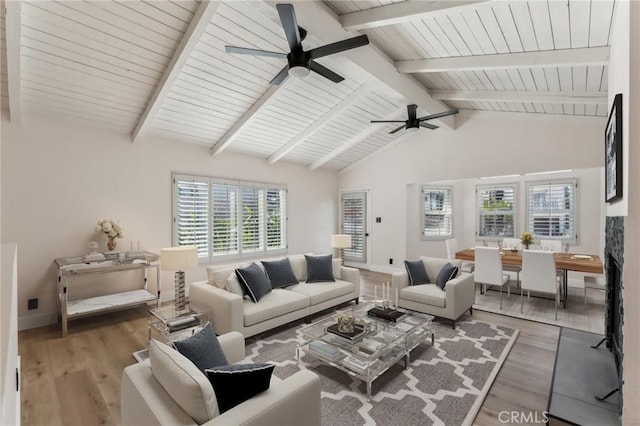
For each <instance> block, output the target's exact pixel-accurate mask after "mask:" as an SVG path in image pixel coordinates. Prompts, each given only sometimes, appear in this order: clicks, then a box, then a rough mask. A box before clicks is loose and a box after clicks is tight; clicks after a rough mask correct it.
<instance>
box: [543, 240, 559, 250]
mask: <svg viewBox="0 0 640 426" xmlns="http://www.w3.org/2000/svg"><path fill="white" fill-rule="evenodd" d="M540 250H542V251H551V252H553V253H561V252H562V241H560V240H540Z"/></svg>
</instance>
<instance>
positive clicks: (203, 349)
mask: <svg viewBox="0 0 640 426" xmlns="http://www.w3.org/2000/svg"><path fill="white" fill-rule="evenodd" d="M173 344H174V345H175V347H176V349H177V350H178V351H179V352H180V353H181V354H182V355H184V356H186V357H187V358H189V359H190V360H191V362H193V363H194V364H195V366H196V367H198V369H199V370H200V371H202V372H203V373H204V370H205V369H207V368H213V367H217V366H219V365H227V364H229V363H228V362H227V358H226V357H225V355H224V352H223V351H222V347H221V346H220V342H218V338H217V337H216V334H215V333H214V332H213V328H211V323H209V322H208V323H207V324H206V325H205V326H204V327H202V328H201V329H200V330H199V331H198V332H197V333H195V334H193V335H191V336H189V337H187V338H186V339H183V340H177V341H175V342H174V343H173Z"/></svg>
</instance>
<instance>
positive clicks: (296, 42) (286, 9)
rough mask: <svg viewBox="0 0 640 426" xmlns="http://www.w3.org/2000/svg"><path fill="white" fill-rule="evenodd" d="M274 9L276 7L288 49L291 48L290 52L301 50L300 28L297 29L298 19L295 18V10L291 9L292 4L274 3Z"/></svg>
mask: <svg viewBox="0 0 640 426" xmlns="http://www.w3.org/2000/svg"><path fill="white" fill-rule="evenodd" d="M276 9H278V15H280V22H282V29H283V30H284V35H285V37H287V42H289V49H291V51H292V52H295V51H300V50H302V39H301V37H300V30H299V29H298V21H297V20H296V12H295V11H294V10H293V5H292V4H285V3H280V4H277V5H276Z"/></svg>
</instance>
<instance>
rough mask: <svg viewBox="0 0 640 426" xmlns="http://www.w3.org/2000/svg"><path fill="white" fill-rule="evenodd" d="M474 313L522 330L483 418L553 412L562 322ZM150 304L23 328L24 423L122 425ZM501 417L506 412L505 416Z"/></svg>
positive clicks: (365, 278)
mask: <svg viewBox="0 0 640 426" xmlns="http://www.w3.org/2000/svg"><path fill="white" fill-rule="evenodd" d="M389 280H390V276H389V275H386V274H380V273H374V272H369V271H361V283H362V294H366V295H373V285H375V284H380V283H382V282H385V281H389ZM473 318H476V319H479V320H483V321H487V322H492V323H495V324H500V325H504V326H506V327H511V328H517V329H519V330H520V335H519V336H518V340H517V341H516V343H515V345H514V346H513V348H512V350H511V353H510V354H509V356H508V358H507V360H506V362H505V364H504V366H503V367H502V369H501V370H500V373H499V374H498V376H497V378H496V380H495V382H494V384H493V386H492V388H491V390H490V392H489V394H488V395H487V398H486V399H485V401H484V404H483V405H482V408H481V410H480V412H479V414H478V416H477V418H476V421H475V424H477V425H495V424H499V423H500V422H499V416H500V412H502V411H509V412H510V411H518V412H524V413H529V412H534V413H538V414H537V416H538V419H540V418H541V416H542V413H543V411H544V410H546V407H547V399H548V395H549V390H550V387H551V377H552V375H553V365H554V360H555V353H556V348H557V342H558V338H559V333H560V328H559V327H556V326H553V325H548V324H541V323H537V322H532V321H526V320H522V319H518V318H512V317H506V316H502V315H496V314H492V313H488V312H478V311H475V310H474V313H473ZM148 319H149V314H148V313H147V311H146V309H145V308H137V309H129V310H126V311H120V312H114V313H110V314H104V315H100V316H95V317H88V318H85V319H79V320H74V321H71V322H70V323H69V335H68V336H67V337H66V338H62V337H60V336H61V334H60V327H59V325H51V326H47V327H42V328H37V329H32V330H25V331H21V332H20V333H19V352H20V355H21V357H22V389H21V396H22V424H23V425H47V426H49V425H79V426H80V425H82V426H85V425H96V424H104V425H119V424H121V419H120V379H121V375H122V370H123V369H124V367H126V366H127V365H130V364H133V363H134V362H135V360H134V359H133V356H132V353H133V352H135V351H137V350H140V349H143V348H144V347H145V346H146V341H147V321H148ZM502 418H503V419H504V418H506V415H503V416H502Z"/></svg>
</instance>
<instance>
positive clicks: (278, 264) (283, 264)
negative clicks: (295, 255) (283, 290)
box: [262, 257, 298, 288]
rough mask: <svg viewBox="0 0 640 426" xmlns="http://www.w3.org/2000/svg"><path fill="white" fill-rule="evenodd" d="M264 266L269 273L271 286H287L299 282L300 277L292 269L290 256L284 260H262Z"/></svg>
mask: <svg viewBox="0 0 640 426" xmlns="http://www.w3.org/2000/svg"><path fill="white" fill-rule="evenodd" d="M262 266H264V270H265V272H266V273H267V278H269V282H270V283H271V288H280V287H286V286H288V285H291V284H298V279H297V278H296V275H295V274H294V273H293V269H291V262H289V258H287V257H285V258H284V259H282V260H274V261H269V262H267V261H262Z"/></svg>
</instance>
